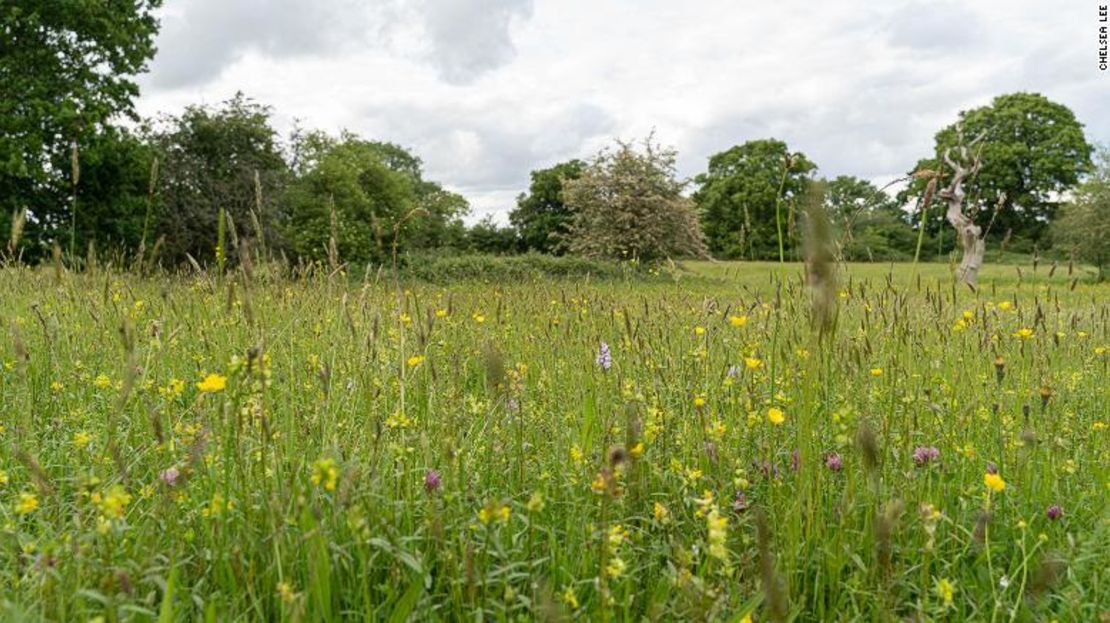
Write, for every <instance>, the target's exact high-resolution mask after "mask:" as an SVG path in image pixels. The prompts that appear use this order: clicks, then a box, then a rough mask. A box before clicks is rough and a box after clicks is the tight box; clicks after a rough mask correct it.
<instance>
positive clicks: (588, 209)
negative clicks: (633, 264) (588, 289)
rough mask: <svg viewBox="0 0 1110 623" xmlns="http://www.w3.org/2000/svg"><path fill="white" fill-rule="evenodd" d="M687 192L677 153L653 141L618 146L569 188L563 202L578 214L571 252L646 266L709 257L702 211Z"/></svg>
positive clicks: (571, 235)
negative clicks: (638, 146)
mask: <svg viewBox="0 0 1110 623" xmlns="http://www.w3.org/2000/svg"><path fill="white" fill-rule="evenodd" d="M684 187H685V183H684V182H682V181H680V180H678V179H677V178H676V174H675V151H674V150H673V149H670V148H666V147H661V146H659V145H657V144H655V143H653V142H652V138H651V137H648V138H647V139H645V140H644V141H643V144H642V149H641V150H637V149H636V148H635V146H634V145H632V144H630V143H624V142H620V141H618V142H617V145H616V147H615V148H612V149H607V150H604V151H602V152H601V153H600V154H598V155H597V157H596V158H594V160H593V161H592V162H590V164H589V166H587V167H586V169H585V170H584V171H583V173H582V175H581V177H579V178H578V179H575V180H569V181H567V182H566V183H565V185H564V190H563V196H564V199H565V201H566V204H567V206H569V207H570V209H571V211H572V212H573V213H574V219H573V220H572V221H571V225H570V228H569V231H568V233H567V240H568V242H569V251H570V252H571V253H575V254H580V255H584V256H587V257H596V258H610V259H622V260H631V259H635V260H639V261H643V262H653V261H656V260H659V259H662V258H665V257H671V256H703V255H705V243H704V241H703V239H702V235H701V230H700V228H699V227H698V219H697V211H696V208H695V206H694V205H693V203H692V202H691V201H690V200H689V199H688V198H686V197H684V196H683V194H682V191H683V188H684Z"/></svg>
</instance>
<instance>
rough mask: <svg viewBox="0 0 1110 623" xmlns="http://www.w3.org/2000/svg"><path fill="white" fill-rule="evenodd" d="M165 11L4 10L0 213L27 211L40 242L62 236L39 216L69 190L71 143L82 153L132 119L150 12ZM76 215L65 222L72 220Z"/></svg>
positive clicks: (141, 2)
mask: <svg viewBox="0 0 1110 623" xmlns="http://www.w3.org/2000/svg"><path fill="white" fill-rule="evenodd" d="M160 5H161V0H135V1H133V2H102V1H94V0H73V1H70V2H56V1H50V0H20V1H18V2H9V3H4V4H3V5H0V89H2V90H3V92H2V94H0V213H3V214H6V215H10V214H11V213H12V212H13V210H15V209H21V208H25V207H26V208H28V209H29V210H30V211H31V216H30V219H29V222H30V223H34V224H36V225H37V226H38V230H39V234H40V236H42V237H47V238H53V237H57V236H58V232H57V227H56V226H48V224H47V222H46V221H45V220H44V219H42V218H39V215H40V214H41V212H42V210H43V208H44V207H45V206H49V205H51V203H52V201H53V200H54V199H55V198H56V197H57V195H58V194H59V193H60V192H64V191H63V190H62V189H66V188H67V187H68V186H67V183H68V179H69V178H68V176H69V174H70V167H69V166H65V167H61V168H59V167H57V166H54V165H53V163H55V162H57V161H59V160H63V161H67V162H68V158H69V155H70V150H71V147H70V146H71V145H72V144H74V143H76V144H77V145H79V146H82V147H83V146H85V145H86V143H88V142H89V141H90V140H92V139H93V138H94V137H96V135H97V134H100V133H103V132H105V131H106V130H105V128H106V126H107V124H108V122H109V121H110V120H111V119H112V118H114V117H117V116H121V115H124V116H132V117H133V116H134V108H133V100H134V98H135V97H136V96H137V95H138V91H139V90H138V86H137V85H136V84H135V83H134V81H133V77H134V76H135V75H136V74H138V73H140V72H142V71H144V70H145V68H146V62H147V61H148V60H149V59H150V58H151V57H152V56H153V55H154V36H155V34H157V31H158V21H157V20H156V19H155V18H154V15H153V13H154V10H155V9H156V8H157V7H158V6H160ZM78 205H80V204H78ZM69 216H70V219H62V220H68V221H70V222H72V217H73V215H69ZM78 220H79V219H78ZM55 225H56V224H55ZM40 243H45V240H41V241H40Z"/></svg>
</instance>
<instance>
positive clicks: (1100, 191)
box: [1050, 147, 1110, 281]
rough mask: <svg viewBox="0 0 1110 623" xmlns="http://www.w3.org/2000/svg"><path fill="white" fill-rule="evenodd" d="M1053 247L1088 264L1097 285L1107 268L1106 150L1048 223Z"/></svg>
mask: <svg viewBox="0 0 1110 623" xmlns="http://www.w3.org/2000/svg"><path fill="white" fill-rule="evenodd" d="M1050 232H1051V235H1052V242H1053V245H1054V246H1056V247H1060V248H1061V250H1062V251H1065V252H1069V253H1075V255H1076V257H1078V258H1080V259H1082V260H1085V261H1088V262H1091V263H1092V264H1094V265H1095V266H1096V267H1097V268H1098V278H1099V280H1100V281H1102V280H1104V279H1105V278H1106V269H1105V267H1106V265H1107V264H1110V148H1107V147H1103V148H1101V149H1100V150H1099V151H1098V158H1097V166H1096V167H1095V168H1094V172H1093V173H1092V174H1091V175H1090V176H1089V177H1087V179H1085V180H1084V181H1083V183H1082V184H1080V185H1079V187H1078V188H1076V189H1075V194H1074V196H1073V197H1072V199H1071V200H1070V201H1068V202H1067V203H1065V204H1063V205H1062V206H1061V207H1060V214H1059V216H1058V218H1057V219H1056V220H1055V221H1054V222H1053V223H1052V227H1051V230H1050Z"/></svg>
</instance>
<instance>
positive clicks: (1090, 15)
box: [140, 0, 1110, 217]
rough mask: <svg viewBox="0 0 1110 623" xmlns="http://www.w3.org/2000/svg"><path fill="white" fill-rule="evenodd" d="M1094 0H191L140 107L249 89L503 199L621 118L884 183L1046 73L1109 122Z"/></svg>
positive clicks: (691, 159)
mask: <svg viewBox="0 0 1110 623" xmlns="http://www.w3.org/2000/svg"><path fill="white" fill-rule="evenodd" d="M1096 10H1097V7H1095V6H1094V4H1093V3H1084V2H1074V3H1067V5H1066V6H1061V5H1056V6H1053V5H1049V4H1045V3H1043V2H1039V1H1037V0H1010V1H1002V0H982V1H980V2H976V3H956V2H923V1H914V2H885V3H874V2H867V1H865V0H839V1H835V2H833V1H830V2H822V3H813V2H801V1H800V0H785V1H780V2H777V3H766V2H751V1H748V2H737V1H736V0H703V1H697V2H687V3H676V2H670V1H668V0H641V1H635V2H634V1H632V0H625V1H617V0H614V1H611V2H596V1H587V0H416V1H410V2H404V1H403V0H378V1H376V2H372V3H362V2H356V1H355V0H338V1H336V0H331V1H328V2H312V1H310V0H276V1H265V2H264V1H263V0H223V1H221V0H180V1H179V2H175V3H172V4H171V5H170V7H168V8H167V9H165V12H164V20H163V32H162V35H161V36H160V38H159V41H158V45H159V47H160V52H159V56H158V57H156V59H155V61H154V62H153V63H152V71H151V74H149V75H148V76H145V77H144V78H143V80H142V82H143V87H144V89H143V92H144V95H143V97H142V99H141V100H140V109H141V110H142V111H143V112H145V113H148V114H149V113H153V112H156V111H168V112H175V111H177V110H179V109H180V107H182V106H184V105H186V104H189V103H194V102H198V101H200V102H209V103H211V102H215V101H218V100H220V99H224V98H226V97H229V96H230V95H232V94H233V93H234V92H235V91H236V90H240V89H241V90H243V91H244V92H246V93H247V94H249V95H251V96H253V97H255V98H256V99H258V100H260V101H262V102H265V103H268V104H271V105H273V106H274V108H275V110H276V112H277V113H278V116H277V118H276V121H277V123H278V124H279V126H281V127H282V128H283V129H284V128H288V127H289V126H290V125H291V123H292V120H293V119H294V118H299V119H301V120H302V121H303V123H305V124H306V125H309V126H314V127H321V128H323V129H327V130H332V131H334V130H338V129H340V128H348V129H350V130H353V131H356V132H359V133H362V134H365V135H367V136H370V137H373V138H378V139H383V140H391V141H394V142H398V143H400V144H402V145H406V146H408V147H411V148H413V149H414V150H415V151H416V152H417V153H418V154H419V155H420V156H421V157H422V158H423V159H424V161H425V164H426V169H427V170H428V172H429V175H430V176H431V177H433V178H434V179H437V180H439V181H442V182H444V183H446V184H447V185H448V186H450V187H452V188H454V189H456V190H459V191H460V192H462V193H463V194H464V195H466V196H467V197H468V198H469V199H470V200H471V202H472V204H473V205H474V206H475V208H476V209H475V213H476V215H481V214H485V213H493V214H497V215H500V216H502V217H503V215H504V213H505V212H507V210H508V209H509V208H510V207H511V205H512V202H513V198H514V197H515V195H516V194H517V193H518V192H520V191H521V190H523V189H524V188H525V187H526V185H527V182H528V172H529V171H530V170H531V169H533V168H536V167H539V166H545V165H549V164H551V163H553V162H556V161H558V160H561V159H566V158H571V157H588V156H590V155H592V154H593V153H594V152H595V151H596V150H597V149H598V148H599V147H600V146H602V145H603V144H604V143H605V142H606V140H608V138H610V137H614V136H620V137H624V138H632V137H637V136H643V135H644V134H646V133H647V132H649V131H651V130H652V129H654V130H655V131H656V136H657V138H658V139H660V140H661V141H663V142H665V143H669V144H673V145H675V146H676V147H677V148H678V150H679V154H680V159H679V165H680V169H681V172H682V173H683V174H684V175H694V174H696V173H698V172H699V171H700V170H702V169H703V168H704V166H705V163H706V160H707V158H708V157H709V156H710V155H711V154H712V153H714V152H716V151H719V150H722V149H726V148H728V147H730V146H732V145H734V144H737V143H741V142H743V141H745V140H749V139H754V138H764V137H768V136H774V137H776V138H780V139H783V140H785V141H787V142H788V143H789V144H790V146H791V148H792V149H795V150H800V151H803V152H805V153H806V154H807V155H808V156H809V157H810V159H811V160H814V161H815V162H817V164H818V165H819V166H820V167H821V171H820V172H821V173H822V174H824V175H839V174H853V175H858V176H861V177H867V178H871V179H873V180H876V181H880V182H885V181H888V180H890V179H893V178H895V177H897V176H898V175H900V174H902V173H904V172H905V171H906V170H907V169H909V168H910V167H912V166H913V164H914V163H915V162H916V160H917V159H918V158H919V157H921V156H922V155H924V154H926V153H927V152H928V150H929V148H930V145H931V142H932V137H933V134H934V133H935V132H936V131H937V130H938V129H939V128H940V127H942V126H943V125H946V124H947V123H950V122H951V121H952V120H954V119H955V116H956V114H957V113H958V112H959V111H960V110H962V109H966V108H969V107H972V106H978V105H982V104H986V103H988V102H989V101H990V99H991V98H992V97H994V96H996V95H998V94H1001V93H1006V92H1012V91H1018V90H1026V91H1038V92H1041V93H1044V94H1045V95H1046V96H1048V97H1050V98H1052V99H1054V100H1056V101H1059V102H1061V103H1063V104H1066V105H1068V106H1069V107H1071V108H1072V109H1073V110H1074V111H1075V112H1076V114H1077V116H1078V117H1079V119H1080V120H1081V121H1082V122H1084V123H1086V124H1088V125H1087V133H1088V136H1089V138H1091V139H1093V140H1106V139H1108V138H1110V118H1108V117H1106V115H1105V114H1104V113H1103V104H1102V102H1104V101H1105V99H1106V97H1107V96H1108V95H1110V74H1107V73H1099V72H1098V71H1097V69H1096V67H1095V65H1094V53H1095V49H1094V45H1093V43H1091V42H1092V41H1093V37H1092V36H1091V35H1092V33H1093V32H1094V28H1095V25H1096V24H1095V20H1096V18H1097V15H1096Z"/></svg>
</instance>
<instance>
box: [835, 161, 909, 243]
mask: <svg viewBox="0 0 1110 623" xmlns="http://www.w3.org/2000/svg"><path fill="white" fill-rule="evenodd" d="M825 208H826V211H827V212H828V215H829V220H830V222H831V224H832V227H833V234H834V236H835V239H836V244H837V247H838V248H839V250H840V255H841V257H842V258H843V259H845V260H856V261H874V260H884V261H886V260H901V259H907V258H910V257H913V252H914V246H915V243H916V236H915V235H914V230H913V228H912V227H911V226H910V224H909V223H908V222H907V220H906V219H907V218H908V215H907V214H906V213H905V212H903V211H902V209H901V207H900V205H899V203H898V201H897V200H896V199H895V198H894V197H891V196H890V195H888V194H886V193H885V192H883V191H882V190H881V189H879V188H877V187H876V186H875V185H874V184H872V183H871V182H869V181H867V180H864V179H860V178H858V177H853V176H850V175H841V176H838V177H836V178H835V179H833V180H831V181H829V182H827V183H826V185H825Z"/></svg>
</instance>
